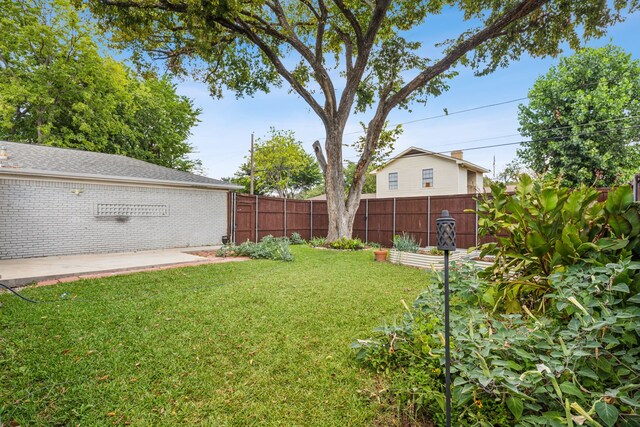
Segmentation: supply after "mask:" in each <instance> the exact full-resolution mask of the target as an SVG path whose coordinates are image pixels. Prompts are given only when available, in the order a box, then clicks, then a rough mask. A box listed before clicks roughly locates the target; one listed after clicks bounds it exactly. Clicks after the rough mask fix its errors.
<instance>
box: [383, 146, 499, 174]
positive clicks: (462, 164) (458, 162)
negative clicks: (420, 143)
mask: <svg viewBox="0 0 640 427" xmlns="http://www.w3.org/2000/svg"><path fill="white" fill-rule="evenodd" d="M414 150H415V151H419V152H420V153H416V154H411V155H407V154H406V153H409V152H411V151H414ZM425 155H429V156H434V157H439V158H441V159H445V160H451V161H454V162H455V163H456V165H458V166H459V167H464V168H466V169H472V170H474V171H476V172H480V173H483V174H485V173H489V172H491V171H490V170H489V169H485V168H483V167H482V166H479V165H476V164H474V163H471V162H468V161H466V160H460V159H458V158H455V157H451V156H447V155H446V154H440V153H436V152H434V151H429V150H425V149H423V148H418V147H409V148H407V149H406V150H404V151H402V152H401V153H400V154H398V155H397V156H395V157H392V158H391V159H390V160H389V161H388V162H387V163H385V164H384V165H383V166H381V167H380V168H378V169H376V170H374V171H371V174H373V175H375V174H377V173H378V172H380V171H382V170H383V169H384V168H386V167H387V166H389V165H390V164H391V163H393V162H395V161H396V160H398V159H400V158H401V157H418V156H425Z"/></svg>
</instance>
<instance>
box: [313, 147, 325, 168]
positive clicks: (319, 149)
mask: <svg viewBox="0 0 640 427" xmlns="http://www.w3.org/2000/svg"><path fill="white" fill-rule="evenodd" d="M313 152H314V153H316V159H318V164H319V165H320V169H321V170H322V174H323V175H325V176H326V174H327V160H326V159H325V158H324V152H323V151H322V145H321V144H320V141H316V142H314V143H313Z"/></svg>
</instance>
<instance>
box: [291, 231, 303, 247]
mask: <svg viewBox="0 0 640 427" xmlns="http://www.w3.org/2000/svg"><path fill="white" fill-rule="evenodd" d="M289 243H291V244H292V245H304V244H305V243H307V242H306V241H305V240H304V239H303V238H302V237H301V236H300V233H296V232H293V233H291V237H289Z"/></svg>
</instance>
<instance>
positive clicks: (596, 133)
mask: <svg viewBox="0 0 640 427" xmlns="http://www.w3.org/2000/svg"><path fill="white" fill-rule="evenodd" d="M529 100H530V101H529V103H528V104H527V105H521V106H520V113H519V119H520V125H521V128H520V132H521V133H522V134H523V135H525V136H528V137H530V138H531V140H532V141H531V142H527V143H524V144H523V146H524V148H522V149H520V150H518V156H519V157H520V158H521V159H522V160H523V161H524V163H525V164H526V165H527V166H529V167H530V168H531V169H532V170H533V171H534V172H536V173H538V174H547V175H551V176H555V177H559V178H561V179H562V181H563V182H564V184H566V185H568V186H577V185H579V184H587V185H597V186H601V187H608V186H612V185H616V184H620V183H623V182H628V180H629V178H630V177H631V175H632V174H633V173H637V172H638V168H639V165H640V147H639V146H638V142H640V61H637V60H632V59H631V56H630V55H628V54H626V53H624V52H623V51H622V50H621V49H619V48H617V47H613V46H605V47H602V48H599V49H583V50H580V51H579V52H577V53H576V54H575V55H572V56H569V57H567V58H562V59H561V60H560V63H559V64H558V66H557V67H552V68H551V69H550V70H549V72H548V73H547V74H546V75H544V76H542V77H540V78H539V79H538V80H537V81H536V82H535V84H534V85H533V88H532V89H531V90H530V91H529Z"/></svg>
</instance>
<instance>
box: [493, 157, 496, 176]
mask: <svg viewBox="0 0 640 427" xmlns="http://www.w3.org/2000/svg"><path fill="white" fill-rule="evenodd" d="M495 179H496V156H493V180H494V181H495Z"/></svg>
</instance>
